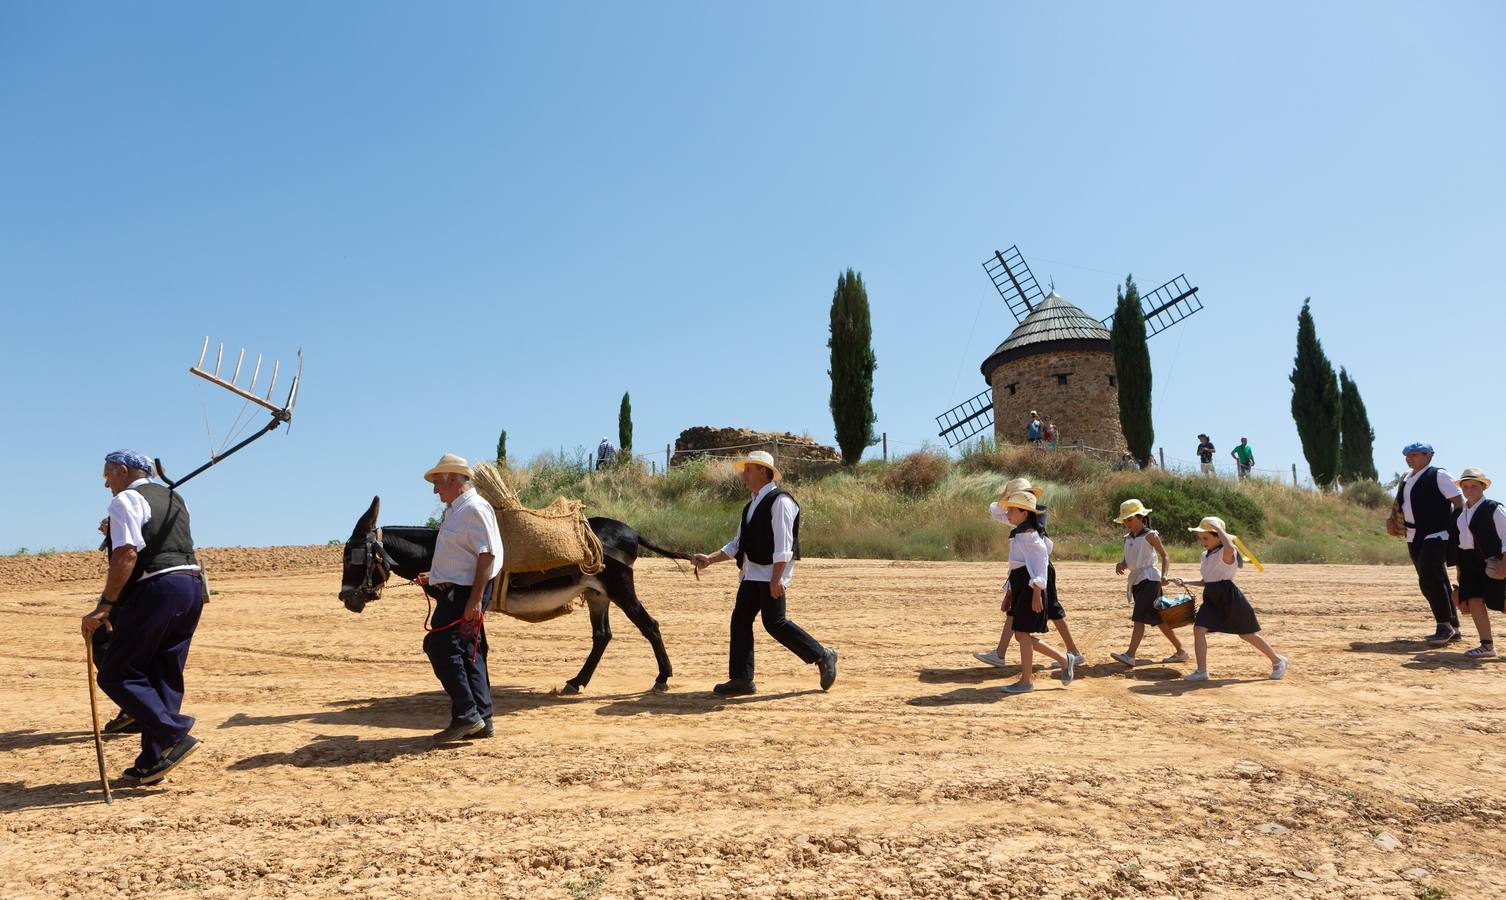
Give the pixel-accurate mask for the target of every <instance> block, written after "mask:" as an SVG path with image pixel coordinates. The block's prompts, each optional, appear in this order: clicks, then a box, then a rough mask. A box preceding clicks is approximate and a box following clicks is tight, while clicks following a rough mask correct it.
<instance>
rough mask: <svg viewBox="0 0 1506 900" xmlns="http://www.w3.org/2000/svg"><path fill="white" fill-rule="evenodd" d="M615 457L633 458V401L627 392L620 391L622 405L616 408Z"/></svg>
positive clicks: (623, 459) (620, 458)
mask: <svg viewBox="0 0 1506 900" xmlns="http://www.w3.org/2000/svg"><path fill="white" fill-rule="evenodd" d="M617 446H618V447H619V448H621V449H619V450H618V451H617V458H618V459H619V460H622V461H624V462H626V461H627V460H629V459H632V458H633V401H632V400H631V399H629V398H628V392H627V391H623V392H622V405H621V406H619V407H618V408H617Z"/></svg>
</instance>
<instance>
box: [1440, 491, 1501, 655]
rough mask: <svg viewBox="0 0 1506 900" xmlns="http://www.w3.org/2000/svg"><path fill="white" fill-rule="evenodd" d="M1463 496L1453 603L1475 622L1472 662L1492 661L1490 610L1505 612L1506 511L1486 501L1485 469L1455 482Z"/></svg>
mask: <svg viewBox="0 0 1506 900" xmlns="http://www.w3.org/2000/svg"><path fill="white" fill-rule="evenodd" d="M1454 483H1455V484H1457V485H1459V490H1461V491H1463V492H1464V508H1463V509H1461V510H1459V512H1458V514H1457V515H1458V527H1457V528H1456V529H1455V531H1454V534H1453V536H1452V539H1453V541H1454V542H1455V547H1456V549H1457V550H1458V551H1459V562H1458V566H1459V570H1458V571H1459V591H1458V593H1457V594H1456V595H1455V597H1454V599H1455V600H1457V601H1458V603H1459V609H1460V610H1462V611H1464V612H1467V613H1469V614H1470V616H1471V617H1472V618H1473V619H1474V620H1475V630H1476V631H1478V632H1479V633H1480V646H1478V647H1476V648H1474V649H1473V650H1467V651H1465V653H1464V655H1465V656H1467V657H1468V658H1470V659H1490V658H1491V657H1493V656H1495V655H1496V645H1495V640H1494V638H1493V637H1492V636H1491V633H1490V610H1492V609H1493V610H1495V611H1496V612H1506V581H1503V580H1501V578H1500V577H1499V574H1497V575H1492V574H1491V572H1492V571H1495V572H1497V573H1500V572H1502V571H1503V569H1506V562H1503V561H1502V558H1501V549H1502V544H1503V542H1506V507H1503V506H1502V505H1501V504H1499V503H1497V502H1496V501H1494V500H1486V499H1485V489H1486V488H1488V487H1490V479H1489V478H1487V477H1486V476H1485V471H1484V470H1483V469H1475V468H1469V469H1465V470H1464V474H1463V475H1460V476H1459V477H1458V478H1456V479H1455V480H1454Z"/></svg>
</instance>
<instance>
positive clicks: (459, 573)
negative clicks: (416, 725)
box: [418, 453, 502, 743]
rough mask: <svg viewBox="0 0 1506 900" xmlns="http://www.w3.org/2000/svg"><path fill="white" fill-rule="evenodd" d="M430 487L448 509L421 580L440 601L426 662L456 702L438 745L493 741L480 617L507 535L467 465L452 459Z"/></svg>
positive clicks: (436, 470) (432, 475)
mask: <svg viewBox="0 0 1506 900" xmlns="http://www.w3.org/2000/svg"><path fill="white" fill-rule="evenodd" d="M424 480H426V481H428V482H429V483H430V484H432V485H434V493H436V494H438V495H439V499H440V500H443V501H444V503H445V512H444V520H443V522H441V523H440V526H439V536H438V538H437V539H436V540H435V542H434V562H433V563H432V564H431V565H430V567H429V571H427V572H422V573H420V574H419V576H418V583H419V584H421V585H423V586H424V590H425V591H426V592H428V594H429V596H430V597H433V598H434V617H433V618H432V619H431V620H430V621H429V633H428V634H426V635H424V654H425V655H427V656H428V657H429V664H430V665H432V666H433V667H434V675H435V676H436V677H437V678H438V679H439V683H440V684H441V685H443V686H444V691H445V693H446V694H449V695H450V724H449V725H447V726H446V727H445V728H444V730H443V731H440V732H439V733H438V734H435V735H434V740H436V741H438V742H440V743H449V742H452V741H458V740H463V739H465V738H476V737H491V735H492V688H491V680H490V678H488V676H487V672H486V652H487V646H486V628H485V626H484V625H483V622H482V611H483V610H484V609H485V608H486V602H487V600H488V599H489V598H490V597H491V588H492V579H493V578H496V577H497V573H498V572H501V571H502V534H501V532H499V531H498V530H497V515H496V513H495V512H493V511H492V508H491V506H490V505H488V504H487V502H486V501H485V500H483V499H481V495H480V494H478V493H476V489H475V488H473V487H471V467H470V465H468V464H467V463H466V461H465V460H464V459H462V458H461V457H459V456H456V455H455V454H453V453H446V454H445V455H444V456H441V457H440V458H439V462H437V463H435V464H434V467H433V468H431V469H429V471H427V472H425V473H424Z"/></svg>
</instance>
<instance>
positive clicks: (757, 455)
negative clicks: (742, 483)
mask: <svg viewBox="0 0 1506 900" xmlns="http://www.w3.org/2000/svg"><path fill="white" fill-rule="evenodd" d="M748 466H763V467H764V468H765V469H768V470H769V471H770V472H773V473H774V480H775V481H778V480H779V467H778V466H776V465H774V457H773V456H771V455H770V454H769V453H768V452H766V451H764V450H754V451H753V452H752V453H749V454H748V455H747V456H745V457H744V458H742V459H740V460H738V461H737V462H735V463H733V464H732V468H733V469H734V470H736V471H737V472H738V473H739V474H741V472H742V470H743V469H746V468H747V467H748Z"/></svg>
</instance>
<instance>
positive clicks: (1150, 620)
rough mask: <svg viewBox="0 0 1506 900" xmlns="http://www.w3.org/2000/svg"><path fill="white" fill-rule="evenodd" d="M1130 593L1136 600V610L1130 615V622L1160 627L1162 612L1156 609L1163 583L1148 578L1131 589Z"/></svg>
mask: <svg viewBox="0 0 1506 900" xmlns="http://www.w3.org/2000/svg"><path fill="white" fill-rule="evenodd" d="M1130 593H1131V594H1132V595H1133V596H1134V598H1135V609H1134V612H1131V613H1130V621H1131V622H1138V623H1140V624H1141V625H1160V624H1161V611H1160V610H1159V609H1156V601H1157V600H1158V599H1160V597H1161V582H1159V581H1156V580H1155V579H1153V578H1147V579H1145V580H1144V581H1142V582H1140V583H1139V584H1137V585H1135V586H1134V587H1132V588H1130Z"/></svg>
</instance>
